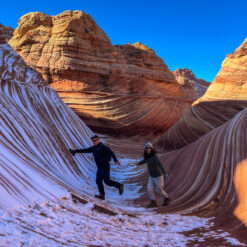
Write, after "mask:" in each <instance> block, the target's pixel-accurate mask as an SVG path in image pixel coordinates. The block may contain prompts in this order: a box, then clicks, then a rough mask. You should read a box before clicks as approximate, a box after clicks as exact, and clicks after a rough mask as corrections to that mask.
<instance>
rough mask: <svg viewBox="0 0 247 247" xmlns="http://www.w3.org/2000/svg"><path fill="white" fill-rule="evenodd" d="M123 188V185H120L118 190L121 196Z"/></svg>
mask: <svg viewBox="0 0 247 247" xmlns="http://www.w3.org/2000/svg"><path fill="white" fill-rule="evenodd" d="M123 187H124V185H123V184H120V187H119V189H118V191H119V195H122V194H123Z"/></svg>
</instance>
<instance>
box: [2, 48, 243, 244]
mask: <svg viewBox="0 0 247 247" xmlns="http://www.w3.org/2000/svg"><path fill="white" fill-rule="evenodd" d="M0 56H1V59H0V61H1V73H0V79H1V80H0V132H1V135H0V164H1V166H0V196H1V198H4V199H3V200H1V201H0V208H9V207H11V206H14V205H16V204H30V203H31V202H32V201H33V200H37V199H41V198H42V199H47V198H48V199H51V200H56V201H57V197H58V196H60V195H62V194H66V193H67V190H72V191H75V192H76V193H78V194H81V195H83V198H86V199H87V200H88V201H90V202H91V201H93V197H94V192H95V190H96V185H95V172H96V166H95V164H94V162H93V161H92V157H91V156H87V155H77V156H76V157H74V158H72V156H71V155H70V153H69V151H68V148H78V147H79V148H83V147H87V146H89V145H90V136H91V135H92V134H93V133H92V132H91V130H90V129H89V128H88V127H87V126H86V125H85V124H84V123H83V122H82V121H81V120H80V119H79V118H78V117H77V115H76V114H74V112H73V111H72V110H71V109H70V108H69V107H68V106H67V105H66V104H65V103H64V102H63V101H62V100H61V99H60V98H59V97H58V95H57V93H56V92H55V91H54V90H53V89H51V88H50V87H49V86H48V85H47V83H46V82H45V81H44V80H43V79H42V78H41V76H40V74H39V73H38V72H36V71H35V70H33V69H30V68H29V67H28V66H27V65H26V64H25V63H24V61H23V60H22V59H21V58H20V57H19V56H18V55H17V54H16V53H15V52H14V51H13V50H12V49H11V48H10V47H9V46H8V45H7V44H4V45H3V44H2V45H0ZM239 102H240V103H241V101H239ZM204 103H205V104H207V103H209V102H204ZM199 105H200V104H199ZM194 107H196V106H194ZM206 107H207V106H206V105H205V109H206ZM192 109H193V108H192ZM202 109H203V107H202ZM212 109H213V108H212ZM238 109H239V108H238V107H236V109H235V110H236V112H237V110H238ZM205 112H206V110H205ZM222 114H223V115H224V112H223V113H222ZM227 115H229V114H226V115H225V120H221V119H219V118H220V114H218V118H216V116H217V115H216V114H215V115H214V119H219V123H221V124H219V126H218V127H213V128H212V129H211V130H207V131H204V130H203V129H202V132H203V133H205V134H203V133H201V137H200V138H197V140H195V141H192V142H191V143H190V144H188V145H184V146H183V147H182V148H180V149H179V150H174V151H173V152H167V153H165V154H164V153H163V154H161V155H160V158H161V160H162V161H163V163H164V166H165V168H166V170H167V172H168V174H169V179H168V180H167V183H166V190H167V192H168V193H169V195H170V196H171V197H172V199H173V200H172V203H171V205H170V206H168V207H161V208H159V209H158V212H162V213H163V212H166V213H167V212H176V213H178V212H183V213H188V212H190V213H191V212H192V213H194V214H197V215H204V216H216V222H219V223H220V224H221V226H222V227H225V228H226V229H228V230H231V232H234V231H235V232H236V233H237V236H238V237H239V238H240V239H241V237H243V239H241V240H243V241H245V242H246V228H245V227H244V225H243V222H244V223H246V221H245V206H246V205H245V203H244V201H243V194H242V193H244V191H245V190H244V189H243V188H242V186H245V184H246V183H244V182H243V181H244V179H245V176H241V178H240V179H241V181H242V182H241V181H240V180H238V177H239V169H236V168H237V167H238V165H239V164H240V166H239V167H240V171H242V172H243V171H245V168H244V167H243V164H242V163H240V162H241V161H242V160H244V159H246V156H247V153H246V148H247V139H246V135H247V133H246V124H247V110H246V109H239V110H238V113H237V114H235V116H234V117H232V118H231V117H230V116H228V117H227ZM206 116H209V119H211V118H210V116H211V115H210V114H208V115H205V120H204V121H202V120H201V121H202V122H205V124H206V123H207V121H208V118H206ZM227 118H228V119H229V120H228V121H227V120H226V119H227ZM211 120H212V119H211ZM192 121H193V119H192ZM198 121H200V119H199V118H198ZM223 122H224V123H223ZM188 123H189V124H190V123H191V121H190V120H189V119H188ZM189 124H188V125H187V127H188V128H189V126H190V125H189ZM181 127H183V126H181ZM195 127H196V126H195ZM198 128H199V129H200V125H199V127H198ZM184 133H185V132H184ZM179 138H181V139H186V138H188V136H186V135H185V136H180V137H179ZM132 141H133V140H132ZM138 141H139V140H138ZM174 142H176V140H175V139H174ZM124 145H125V143H124V140H123V141H122V140H121V142H119V138H118V139H117V141H116V146H117V147H118V148H122V150H124V152H126V149H128V150H130V152H131V154H132V153H134V155H135V158H136V157H137V156H139V157H140V156H141V155H142V151H143V149H142V148H141V149H140V141H139V142H138V143H137V142H135V145H136V146H137V147H138V149H136V148H131V145H126V146H124ZM113 150H114V151H115V149H113ZM136 150H141V151H140V152H139V153H137V152H136ZM124 152H123V153H122V155H123V156H122V157H124V158H123V159H121V162H122V164H121V169H120V168H119V167H117V168H116V167H112V168H111V169H112V174H111V176H112V178H113V179H121V182H123V183H124V184H125V193H124V194H123V195H122V196H119V197H117V196H116V197H113V198H110V201H108V202H106V203H104V202H98V203H99V204H100V207H101V208H103V209H104V207H105V208H106V209H107V208H109V207H111V205H114V208H115V209H116V208H118V205H125V206H129V203H130V201H131V202H133V201H134V202H137V203H139V205H140V204H141V203H142V202H143V201H144V200H147V197H146V196H145V195H144V194H145V193H143V188H145V187H146V180H145V179H146V178H147V176H146V174H147V173H146V168H145V167H137V166H134V165H133V162H135V159H132V160H130V158H131V157H132V156H130V155H129V156H127V157H128V159H126V156H124ZM119 156H120V155H119ZM233 177H235V184H236V188H235V187H234V184H233ZM89 188H90V189H89ZM106 191H107V194H108V193H111V189H110V188H109V187H107V188H106ZM114 194H115V193H114ZM238 198H239V200H240V204H239V207H237V206H238ZM125 203H126V204H125ZM34 206H35V205H34ZM36 206H37V205H36ZM61 207H62V206H61ZM236 207H237V208H236ZM235 208H236V210H235V211H234V209H235ZM70 210H71V208H70ZM114 212H115V211H114ZM118 212H119V210H118ZM120 212H122V211H121V210H120ZM233 212H235V214H236V216H237V217H235V216H234V214H233ZM41 213H42V211H40V216H41V217H42V215H41ZM127 213H128V212H127ZM138 213H140V210H139V209H138ZM7 220H8V219H7ZM96 220H97V219H96ZM142 223H143V222H142ZM162 227H164V226H163V225H162ZM209 241H210V240H209ZM209 245H211V243H210V244H209Z"/></svg>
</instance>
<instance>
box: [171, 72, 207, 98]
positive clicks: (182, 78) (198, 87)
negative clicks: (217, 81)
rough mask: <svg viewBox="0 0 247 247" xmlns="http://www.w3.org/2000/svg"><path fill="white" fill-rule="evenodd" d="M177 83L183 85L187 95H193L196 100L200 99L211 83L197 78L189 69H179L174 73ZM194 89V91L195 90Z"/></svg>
mask: <svg viewBox="0 0 247 247" xmlns="http://www.w3.org/2000/svg"><path fill="white" fill-rule="evenodd" d="M172 73H173V74H174V76H175V78H176V80H177V82H178V83H179V84H180V85H182V88H183V90H184V91H186V92H187V94H191V95H190V96H191V97H194V99H195V100H196V99H198V98H200V97H201V96H202V95H203V94H204V93H205V92H206V90H207V88H208V87H209V85H210V83H209V82H207V81H205V80H203V79H198V78H196V77H195V75H194V74H193V72H192V71H191V70H189V69H177V70H175V71H173V72H172ZM193 89H194V90H193Z"/></svg>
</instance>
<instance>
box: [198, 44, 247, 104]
mask: <svg viewBox="0 0 247 247" xmlns="http://www.w3.org/2000/svg"><path fill="white" fill-rule="evenodd" d="M246 72H247V39H245V41H244V42H243V43H242V44H241V45H240V47H238V48H237V49H236V50H235V51H234V52H233V53H231V54H229V55H228V56H226V58H225V60H224V61H223V63H222V67H221V70H220V71H219V73H218V74H217V76H216V77H215V79H214V81H213V83H212V84H211V85H210V87H209V88H208V90H207V92H206V93H205V95H204V96H203V97H202V98H200V99H199V100H198V102H201V101H213V100H220V101H221V100H246V98H247V90H246V89H247V73H246ZM198 102H196V103H195V104H197V103H198Z"/></svg>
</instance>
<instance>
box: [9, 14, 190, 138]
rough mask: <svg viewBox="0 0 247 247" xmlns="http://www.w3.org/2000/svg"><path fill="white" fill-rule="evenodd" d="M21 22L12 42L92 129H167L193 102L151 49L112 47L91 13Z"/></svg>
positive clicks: (130, 131) (138, 131)
mask: <svg viewBox="0 0 247 247" xmlns="http://www.w3.org/2000/svg"><path fill="white" fill-rule="evenodd" d="M18 25H19V26H18V28H17V29H16V30H15V32H14V36H13V38H12V39H11V41H10V45H11V46H12V47H13V48H14V50H15V51H16V52H18V53H19V54H20V55H21V56H22V58H23V59H24V60H25V62H26V63H27V64H29V65H30V66H31V67H33V68H35V69H37V70H38V71H40V72H41V73H42V75H43V77H44V79H45V80H47V81H48V82H49V84H50V86H51V87H53V88H54V89H55V90H56V91H57V92H58V94H59V95H60V96H61V98H62V99H63V100H64V101H65V102H66V103H67V104H68V105H69V106H70V107H71V108H72V109H73V110H74V111H75V112H76V113H77V114H78V115H79V116H80V117H81V118H82V119H83V120H84V121H85V122H86V123H87V125H88V126H90V127H91V128H92V129H93V130H97V131H101V132H104V133H106V132H107V133H110V134H118V135H133V134H141V135H147V133H150V131H149V130H150V129H152V131H153V134H155V133H162V132H164V131H165V130H166V129H168V128H169V127H171V126H172V125H173V124H174V123H175V122H176V121H177V120H178V119H179V118H180V117H181V116H182V115H183V114H184V113H185V112H186V111H187V110H188V109H189V107H190V104H191V103H192V101H193V100H194V96H191V95H193V94H194V90H193V89H191V91H192V93H190V92H191V91H190V92H189V93H188V92H187V91H184V90H183V89H182V87H181V85H179V84H178V83H177V82H176V79H175V77H174V75H173V74H172V72H171V71H170V70H169V69H168V68H167V66H166V65H165V63H164V62H163V61H162V59H160V58H159V57H157V56H156V54H155V53H154V51H153V50H152V49H150V48H148V47H147V46H145V45H143V44H141V43H135V44H127V45H116V46H113V45H112V44H111V42H110V40H109V39H108V37H107V35H106V34H105V33H104V32H103V31H102V30H101V29H100V28H99V27H98V26H97V24H96V23H95V21H94V20H93V19H92V18H91V17H90V16H89V15H88V14H86V13H83V12H81V11H73V12H72V11H65V12H63V13H61V14H59V15H57V16H53V17H51V16H48V15H45V14H43V13H38V12H36V13H29V14H27V15H25V16H23V17H22V18H21V19H20V20H19V22H18ZM161 113H162V114H161Z"/></svg>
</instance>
